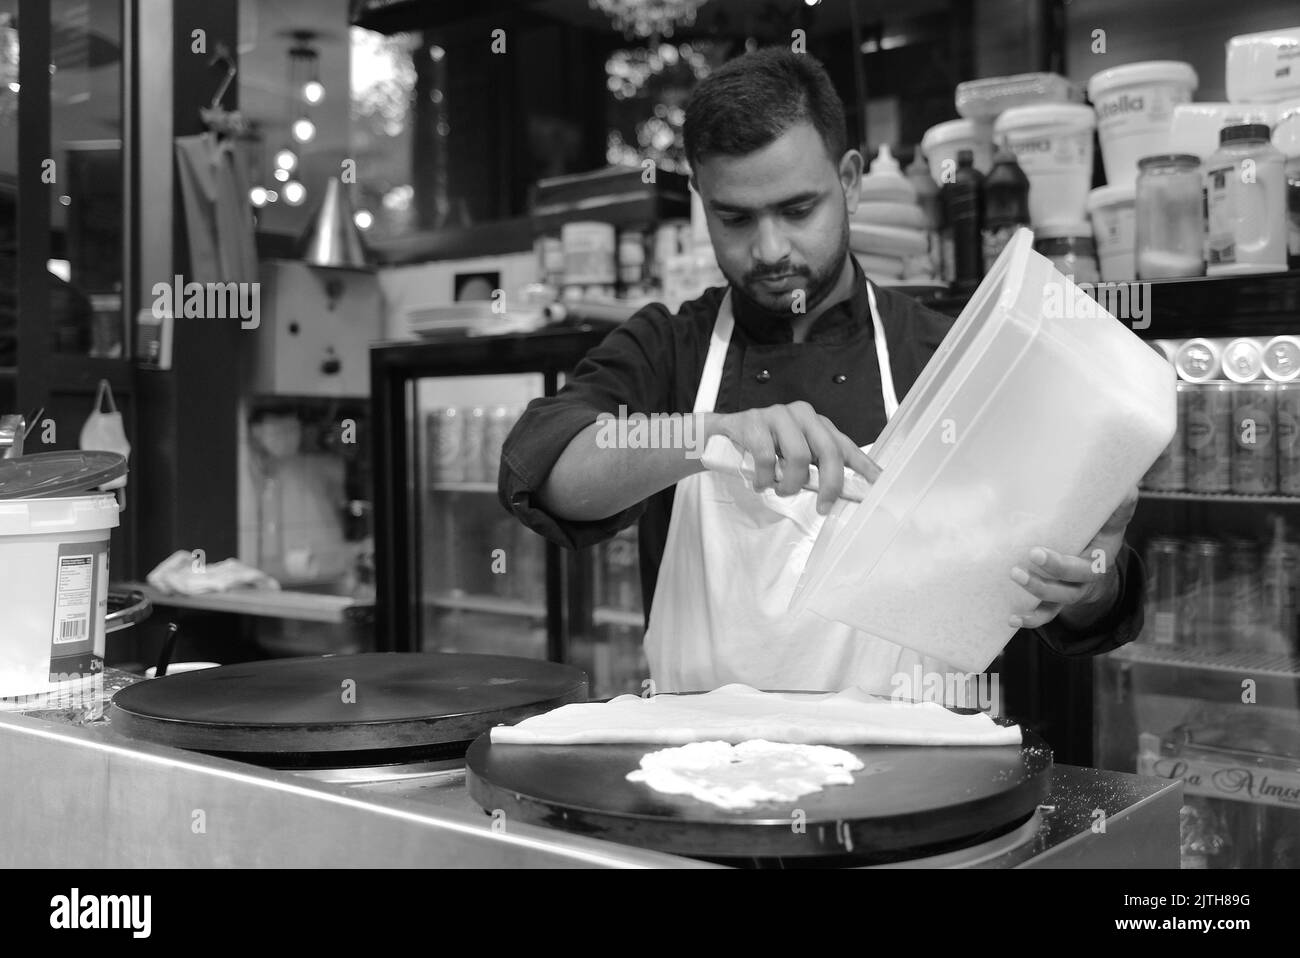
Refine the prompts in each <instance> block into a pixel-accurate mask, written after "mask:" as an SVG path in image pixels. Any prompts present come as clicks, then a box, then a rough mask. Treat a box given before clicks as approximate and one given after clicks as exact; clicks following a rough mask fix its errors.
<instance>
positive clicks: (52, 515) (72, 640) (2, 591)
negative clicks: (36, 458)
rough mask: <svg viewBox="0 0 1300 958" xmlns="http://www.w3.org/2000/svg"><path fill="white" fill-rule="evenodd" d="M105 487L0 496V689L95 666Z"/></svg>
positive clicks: (109, 520) (6, 692)
mask: <svg viewBox="0 0 1300 958" xmlns="http://www.w3.org/2000/svg"><path fill="white" fill-rule="evenodd" d="M117 524H118V508H117V498H116V497H115V496H113V495H112V494H109V495H103V494H98V495H83V496H66V497H50V498H45V499H2V500H0V569H2V570H3V574H0V697H4V698H9V697H12V696H17V695H39V694H41V693H44V692H50V691H53V690H57V689H59V688H61V687H66V686H67V685H68V684H69V683H72V682H78V681H81V680H83V679H85V678H86V677H87V676H88V675H91V674H93V673H97V672H100V671H102V670H103V663H104V617H105V616H106V615H107V614H108V537H109V531H110V530H112V529H113V528H115V527H116V526H117Z"/></svg>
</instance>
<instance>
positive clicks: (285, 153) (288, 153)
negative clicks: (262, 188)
mask: <svg viewBox="0 0 1300 958" xmlns="http://www.w3.org/2000/svg"><path fill="white" fill-rule="evenodd" d="M297 165H298V154H296V153H295V152H294V151H293V150H290V149H284V150H281V151H280V152H279V153H277V154H275V167H276V169H279V170H292V169H293V168H294V167H295V166H297Z"/></svg>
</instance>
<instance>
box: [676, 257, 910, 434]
mask: <svg viewBox="0 0 1300 958" xmlns="http://www.w3.org/2000/svg"><path fill="white" fill-rule="evenodd" d="M864 282H866V284H867V305H868V306H869V307H870V308H871V332H872V337H873V338H874V339H875V343H876V361H877V363H878V364H879V366H880V391H881V394H882V395H883V396H884V400H885V418H886V419H892V418H893V417H894V413H896V412H898V395H897V393H896V392H895V390H894V369H893V366H892V365H891V364H890V361H889V343H888V341H887V340H886V339H885V324H884V322H883V321H882V320H881V318H880V310H879V308H878V307H877V306H876V291H875V288H874V287H873V286H872V285H871V283H870V281H867V280H864ZM735 325H736V320H735V317H734V315H733V314H732V311H731V290H730V289H728V290H727V291H726V293H724V294H723V296H722V302H721V303H720V304H719V305H718V318H717V319H716V320H715V321H714V323H713V334H712V335H711V336H710V337H709V352H708V354H707V355H706V356H705V357H704V372H703V373H702V374H701V375H700V386H699V389H697V390H696V392H695V406H694V411H695V412H713V407H714V406H715V405H716V404H717V401H718V389H719V388H720V387H721V385H722V367H723V365H724V364H725V363H726V361H727V347H728V345H729V344H730V343H731V333H732V330H733V329H734V328H735Z"/></svg>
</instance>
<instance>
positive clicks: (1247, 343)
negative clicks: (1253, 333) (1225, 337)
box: [1221, 336, 1264, 383]
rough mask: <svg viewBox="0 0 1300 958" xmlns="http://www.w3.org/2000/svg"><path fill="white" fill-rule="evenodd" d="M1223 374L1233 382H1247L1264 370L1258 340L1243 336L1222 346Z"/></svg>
mask: <svg viewBox="0 0 1300 958" xmlns="http://www.w3.org/2000/svg"><path fill="white" fill-rule="evenodd" d="M1221 361H1222V364H1223V375H1224V377H1225V378H1226V379H1231V380H1232V381H1233V382H1234V383H1249V382H1254V381H1255V380H1256V379H1259V378H1260V377H1261V376H1262V375H1263V372H1264V350H1263V348H1262V347H1261V346H1260V345H1259V342H1258V340H1254V339H1251V338H1250V337H1248V336H1243V337H1241V338H1240V339H1234V340H1233V341H1232V342H1230V343H1228V345H1226V346H1224V347H1223V356H1222V357H1221Z"/></svg>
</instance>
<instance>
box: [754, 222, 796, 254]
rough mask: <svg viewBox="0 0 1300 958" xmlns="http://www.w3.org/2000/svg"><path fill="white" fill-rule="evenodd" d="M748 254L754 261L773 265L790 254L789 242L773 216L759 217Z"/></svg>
mask: <svg viewBox="0 0 1300 958" xmlns="http://www.w3.org/2000/svg"><path fill="white" fill-rule="evenodd" d="M750 255H751V256H753V257H754V261H755V262H757V263H762V264H763V265H766V266H773V265H775V264H777V263H779V262H781V261H782V260H784V259H785V258H786V257H787V256H789V255H790V244H789V242H788V241H787V240H786V238H785V233H784V232H783V231H782V230H781V227H780V224H778V223H777V221H776V218H775V217H771V216H764V217H760V218H759V220H758V230H757V231H756V232H755V234H754V246H753V249H751V250H750Z"/></svg>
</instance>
